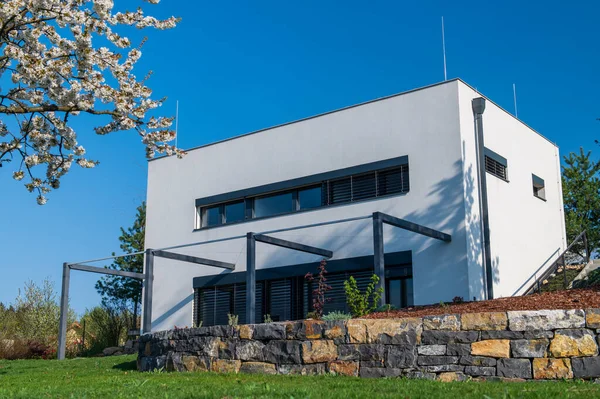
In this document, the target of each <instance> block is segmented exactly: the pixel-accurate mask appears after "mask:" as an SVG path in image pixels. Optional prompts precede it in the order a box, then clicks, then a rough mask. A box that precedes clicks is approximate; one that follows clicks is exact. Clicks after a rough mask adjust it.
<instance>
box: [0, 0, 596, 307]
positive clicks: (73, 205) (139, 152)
mask: <svg viewBox="0 0 600 399" xmlns="http://www.w3.org/2000/svg"><path fill="white" fill-rule="evenodd" d="M116 3H117V8H119V7H120V5H123V8H125V6H126V7H128V8H130V9H133V8H134V7H135V6H137V5H138V4H141V1H116ZM457 4H460V5H457ZM145 7H146V9H147V10H149V11H152V12H153V13H154V14H156V15H157V16H162V17H166V16H170V15H177V16H180V17H182V18H183V19H182V22H181V24H180V25H179V26H178V27H177V28H175V29H173V30H171V31H145V32H142V33H139V32H134V34H133V35H132V37H133V38H134V39H135V40H140V39H141V37H142V36H143V35H147V36H148V38H149V40H148V42H147V43H146V45H145V46H144V48H143V57H142V60H141V61H140V63H139V64H138V66H137V72H136V73H137V75H139V76H143V75H144V74H145V73H146V72H147V71H148V70H152V71H153V72H154V74H153V76H152V78H151V80H150V85H151V87H152V88H153V89H154V92H155V95H156V96H157V97H161V96H168V101H167V102H166V104H165V105H164V107H163V110H162V111H163V112H164V113H165V114H171V115H173V114H174V113H175V100H179V102H180V105H179V133H180V134H179V145H180V146H181V147H182V148H190V147H194V146H198V145H202V144H205V143H209V142H212V141H215V140H220V139H224V138H227V137H231V136H234V135H238V134H241V133H245V132H249V131H253V130H257V129H260V128H264V127H268V126H272V125H276V124H279V123H283V122H287V121H291V120H295V119H299V118H303V117H306V116H310V115H314V114H317V113H322V112H325V111H329V110H333V109H336V108H340V107H344V106H347V105H351V104H355V103H359V102H363V101H367V100H371V99H374V98H377V97H382V96H385V95H389V94H393V93H397V92H401V91H405V90H409V89H412V88H416V87H419V86H424V85H428V84H432V83H436V82H439V81H441V80H443V77H444V75H443V68H442V52H441V31H440V22H441V21H440V18H441V16H442V15H443V16H444V18H445V23H446V47H447V60H448V77H449V78H454V77H460V78H462V79H464V80H465V81H466V82H468V83H469V84H471V85H472V86H475V87H477V89H478V90H480V91H481V92H482V93H483V94H485V95H486V96H488V97H489V98H491V99H492V100H493V101H495V102H497V103H498V104H500V105H501V106H503V107H504V108H506V109H507V110H509V111H513V109H514V107H513V94H512V84H513V83H515V84H516V85H517V96H518V110H519V118H520V119H522V120H523V121H524V122H526V123H527V124H529V125H530V126H532V127H533V128H534V129H536V130H537V131H539V132H540V133H542V134H543V135H545V136H546V137H548V138H549V139H550V140H552V141H554V142H556V143H558V145H559V146H560V149H561V152H562V154H567V153H568V152H570V151H576V150H578V148H579V147H580V146H583V147H584V148H587V149H592V150H593V151H594V153H595V154H596V155H597V154H600V148H598V147H597V146H596V145H595V144H594V140H595V139H597V138H600V122H598V121H597V120H596V118H597V117H600V81H599V78H598V73H599V72H598V71H599V70H600V68H599V66H600V54H599V53H598V39H599V38H600V35H599V30H600V25H598V24H597V15H598V14H599V13H600V3H598V2H597V1H592V0H590V1H572V2H568V3H565V2H559V1H553V0H550V1H544V2H542V1H537V0H535V1H527V2H523V1H503V2H493V4H492V2H482V1H460V2H450V1H422V2H400V1H371V2H364V1H360V2H359V1H303V2H281V1H254V2H250V1H236V2H231V1H220V2H212V1H211V2H205V1H185V2H184V1H175V0H163V1H162V2H161V3H160V5H158V6H149V5H145ZM74 123H75V126H76V127H77V130H78V132H79V135H80V142H81V143H83V144H84V145H85V146H86V147H87V148H88V154H89V155H90V157H92V158H93V159H98V160H100V162H101V163H100V165H99V166H98V167H97V168H96V169H94V170H78V169H77V168H74V169H73V171H72V173H70V175H68V176H67V177H66V178H64V180H63V182H62V186H61V188H60V189H59V190H57V191H56V192H54V193H52V194H50V196H49V201H48V204H47V205H45V206H43V207H40V206H38V205H37V204H36V203H35V196H34V195H32V194H29V193H28V192H26V190H25V189H24V188H23V187H22V185H21V184H20V183H18V182H15V181H13V180H12V178H11V177H10V175H9V174H8V173H7V172H8V171H7V170H1V169H0V193H1V195H0V209H2V210H3V212H2V213H3V214H2V217H1V218H0V254H1V256H0V272H1V273H2V278H0V302H5V303H6V302H12V301H13V300H14V298H15V296H16V295H17V292H18V289H19V287H22V286H23V283H24V281H26V280H28V279H33V280H35V281H41V280H42V279H43V278H44V277H50V278H51V279H52V280H54V281H55V282H56V285H57V289H58V288H60V276H61V265H62V262H64V261H77V260H82V259H89V258H96V257H102V256H106V255H110V253H111V252H113V251H116V252H118V250H119V247H118V240H117V237H118V235H119V227H120V226H128V225H130V224H131V222H132V220H133V217H134V215H135V208H136V206H137V205H138V204H139V203H140V202H141V201H142V200H143V199H144V198H145V189H146V160H145V157H144V148H143V146H142V144H141V143H140V142H139V139H138V137H137V136H136V135H135V134H133V133H131V132H120V133H114V134H112V135H110V136H105V137H97V136H95V135H94V134H93V131H92V129H91V128H92V127H93V126H94V122H93V120H91V119H89V118H85V117H82V118H80V119H79V120H75V122H74ZM4 169H7V168H4ZM96 280H97V276H96V275H90V274H85V273H73V274H72V286H71V287H72V288H71V298H72V299H71V304H72V306H73V307H74V308H75V310H76V311H77V312H83V311H84V310H85V308H86V307H91V306H93V305H95V304H97V303H98V302H99V297H98V295H97V294H96V293H95V290H94V288H93V287H94V282H95V281H96Z"/></svg>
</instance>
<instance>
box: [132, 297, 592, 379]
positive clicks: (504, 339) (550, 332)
mask: <svg viewBox="0 0 600 399" xmlns="http://www.w3.org/2000/svg"><path fill="white" fill-rule="evenodd" d="M599 334H600V309H588V310H585V311H584V310H579V309H577V310H538V311H511V312H496V313H472V314H462V315H457V314H449V315H440V316H426V317H422V318H405V319H379V320H375V319H352V320H349V321H336V322H323V321H315V320H304V321H294V322H281V323H269V324H253V325H242V326H239V327H231V326H214V327H202V328H190V329H177V330H171V331H161V332H157V333H154V334H147V335H144V336H142V337H141V341H140V346H139V348H140V349H139V356H138V368H139V370H142V371H149V370H153V369H157V368H159V369H160V368H165V369H166V370H168V371H208V370H211V371H216V372H232V373H238V372H242V373H264V374H323V373H335V374H343V375H350V376H360V377H396V376H405V377H409V378H427V379H438V380H443V381H452V380H465V379H468V378H477V379H510V380H525V379H563V378H583V379H593V378H599V377H600V356H598V342H600V335H599Z"/></svg>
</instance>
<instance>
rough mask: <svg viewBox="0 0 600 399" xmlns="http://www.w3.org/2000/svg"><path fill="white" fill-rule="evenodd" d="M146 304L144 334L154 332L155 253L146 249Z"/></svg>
mask: <svg viewBox="0 0 600 399" xmlns="http://www.w3.org/2000/svg"><path fill="white" fill-rule="evenodd" d="M144 274H145V278H144V298H143V300H144V304H143V307H142V309H143V317H142V318H143V325H142V333H143V334H147V333H150V332H152V291H153V284H154V253H153V252H152V250H151V249H146V267H145V270H144Z"/></svg>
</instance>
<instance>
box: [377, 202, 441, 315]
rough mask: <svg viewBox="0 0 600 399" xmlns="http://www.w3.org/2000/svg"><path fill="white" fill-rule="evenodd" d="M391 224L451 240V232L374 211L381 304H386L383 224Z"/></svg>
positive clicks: (438, 238)
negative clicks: (447, 232)
mask: <svg viewBox="0 0 600 399" xmlns="http://www.w3.org/2000/svg"><path fill="white" fill-rule="evenodd" d="M384 223H385V224H389V225H391V226H394V227H398V228H401V229H404V230H408V231H412V232H413V233H417V234H421V235H424V236H427V237H431V238H435V239H436V240H441V241H444V242H451V241H452V236H451V235H450V234H446V233H442V232H441V231H438V230H435V229H432V228H429V227H425V226H422V225H420V224H417V223H413V222H409V221H408V220H404V219H400V218H397V217H394V216H391V215H388V214H385V213H382V212H373V263H374V269H375V270H374V271H375V274H376V275H377V277H379V283H378V284H377V288H378V289H379V288H381V289H382V295H381V299H380V301H379V304H380V305H385V304H386V302H387V300H386V293H385V249H384V237H383V224H384Z"/></svg>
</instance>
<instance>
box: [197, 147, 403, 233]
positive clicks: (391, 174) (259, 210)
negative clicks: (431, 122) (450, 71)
mask: <svg viewBox="0 0 600 399" xmlns="http://www.w3.org/2000/svg"><path fill="white" fill-rule="evenodd" d="M401 162H406V163H403V164H401V165H400V166H394V167H391V168H385V169H381V170H373V171H370V172H365V173H357V174H350V175H349V176H343V177H338V176H339V175H340V173H339V171H335V172H328V173H327V174H326V175H331V174H333V175H335V176H336V178H335V179H334V178H332V179H331V180H322V181H320V182H319V183H314V182H313V183H312V184H311V185H304V186H302V187H293V188H288V189H287V190H285V191H279V192H277V193H273V194H268V195H256V196H248V197H245V198H243V199H236V200H234V201H228V202H223V203H221V204H216V205H208V206H202V205H198V208H197V209H198V215H199V216H200V221H199V222H197V226H199V227H214V226H219V225H223V224H229V223H236V222H242V221H244V220H248V219H253V218H262V217H269V216H277V215H283V214H286V213H292V212H297V211H303V210H309V209H316V208H320V207H324V206H329V205H336V204H344V203H351V202H355V201H362V200H367V199H371V198H377V197H382V196H386V195H394V194H402V193H407V192H408V191H409V190H410V184H409V178H408V161H407V158H406V157H404V158H402V160H401ZM379 164H380V165H381V163H379ZM384 164H385V165H389V163H384ZM361 171H362V168H361ZM315 176H317V177H322V176H323V177H327V176H324V175H323V174H321V175H315ZM196 203H197V204H198V200H197V201H196Z"/></svg>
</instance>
